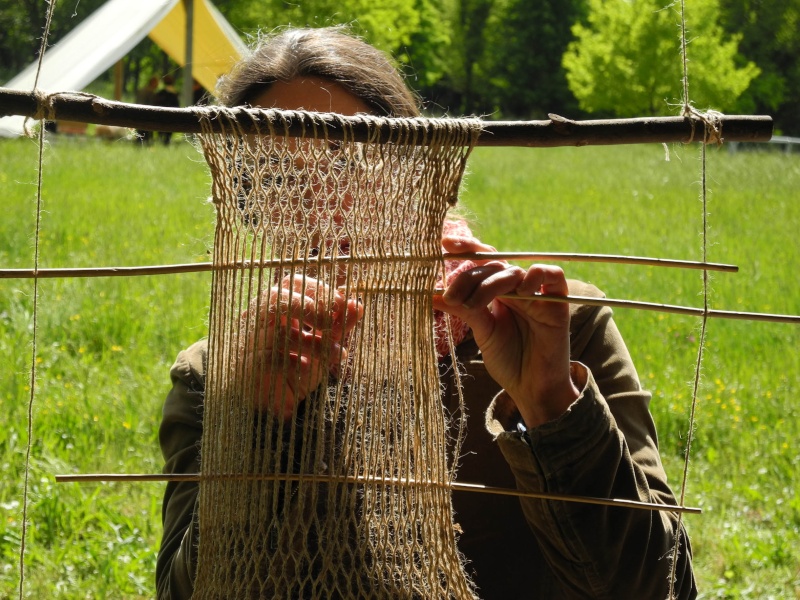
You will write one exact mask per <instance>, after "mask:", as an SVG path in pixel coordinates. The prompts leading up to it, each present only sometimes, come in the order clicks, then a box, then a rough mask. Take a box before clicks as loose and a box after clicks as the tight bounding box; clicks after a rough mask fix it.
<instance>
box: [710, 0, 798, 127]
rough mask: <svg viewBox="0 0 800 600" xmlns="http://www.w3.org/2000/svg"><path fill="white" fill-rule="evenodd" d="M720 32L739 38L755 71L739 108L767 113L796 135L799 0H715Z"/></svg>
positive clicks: (743, 50) (742, 50)
mask: <svg viewBox="0 0 800 600" xmlns="http://www.w3.org/2000/svg"><path fill="white" fill-rule="evenodd" d="M720 5H721V12H722V22H723V24H724V26H725V29H726V31H736V32H739V33H740V34H741V36H742V39H741V43H740V45H739V46H740V50H741V53H742V55H744V56H745V57H747V59H749V60H753V61H755V63H756V64H757V65H758V66H759V68H760V69H761V73H760V75H759V76H758V77H756V78H755V80H753V82H752V84H751V85H750V87H749V88H748V89H747V91H746V92H745V93H744V94H743V96H742V99H741V100H740V107H741V110H742V111H743V112H756V113H764V114H772V115H773V116H774V117H775V120H776V123H778V124H779V126H780V127H782V128H785V129H786V130H788V132H790V133H794V134H800V110H798V100H797V99H798V98H800V62H798V60H797V57H798V56H800V35H798V33H797V32H798V29H800V0H720Z"/></svg>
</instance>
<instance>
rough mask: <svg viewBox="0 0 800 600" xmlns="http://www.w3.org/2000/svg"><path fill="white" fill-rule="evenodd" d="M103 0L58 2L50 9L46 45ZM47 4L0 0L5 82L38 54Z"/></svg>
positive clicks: (0, 60)
mask: <svg viewBox="0 0 800 600" xmlns="http://www.w3.org/2000/svg"><path fill="white" fill-rule="evenodd" d="M53 1H55V0H53ZM105 1H106V0H81V1H80V2H78V1H77V0H73V1H72V2H59V3H58V4H57V5H56V7H55V9H54V10H53V20H52V22H51V24H50V35H49V36H48V38H47V42H48V46H52V45H53V44H55V43H56V42H58V40H60V39H61V38H63V37H64V36H65V35H66V34H67V33H69V32H70V31H72V30H73V29H74V28H75V27H76V26H77V25H78V24H79V23H80V22H81V21H83V19H85V18H86V17H88V16H89V15H90V14H92V13H93V12H94V11H95V10H96V9H97V8H99V7H100V6H101V5H102V4H103V3H104V2H105ZM62 5H63V6H62ZM49 8H50V2H43V1H42V0H0V82H3V83H5V81H6V80H7V79H10V78H11V77H13V76H14V75H16V74H17V73H18V72H19V71H21V70H22V69H23V68H24V67H27V66H28V65H29V64H30V63H32V62H33V61H34V60H36V57H37V56H39V47H40V45H41V38H42V34H43V33H44V26H45V20H46V17H47V11H48V10H49Z"/></svg>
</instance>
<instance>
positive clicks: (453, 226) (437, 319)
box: [433, 220, 475, 358]
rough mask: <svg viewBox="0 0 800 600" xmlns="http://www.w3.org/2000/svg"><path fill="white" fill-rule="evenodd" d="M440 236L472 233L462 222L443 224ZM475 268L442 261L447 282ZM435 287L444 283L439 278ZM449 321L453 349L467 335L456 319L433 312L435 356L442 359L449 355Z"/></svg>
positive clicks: (471, 264) (465, 262)
mask: <svg viewBox="0 0 800 600" xmlns="http://www.w3.org/2000/svg"><path fill="white" fill-rule="evenodd" d="M442 235H443V236H444V235H447V236H451V237H465V238H472V237H474V236H473V235H472V231H470V229H469V226H468V225H467V222H466V221H464V220H458V221H450V220H447V221H445V222H444V227H443V230H442ZM473 267H475V263H474V262H472V261H470V260H446V261H444V270H445V278H446V279H447V281H450V280H452V279H453V278H454V277H456V276H457V275H458V274H459V273H463V272H464V271H469V270H470V269H472V268H473ZM436 287H438V288H442V287H446V286H445V281H444V280H443V279H442V277H441V276H440V277H439V278H438V279H437V280H436ZM448 319H449V321H450V333H451V335H452V336H453V347H454V348H455V347H456V346H458V345H459V344H460V343H461V342H463V341H464V339H465V338H466V337H467V334H468V333H469V325H467V324H466V323H465V322H464V321H462V320H461V319H459V318H458V317H453V316H448V315H447V314H445V313H443V312H442V311H440V310H434V311H433V326H434V332H435V335H436V355H437V356H438V358H444V357H445V356H447V355H448V354H450V344H449V343H448V339H447V320H448Z"/></svg>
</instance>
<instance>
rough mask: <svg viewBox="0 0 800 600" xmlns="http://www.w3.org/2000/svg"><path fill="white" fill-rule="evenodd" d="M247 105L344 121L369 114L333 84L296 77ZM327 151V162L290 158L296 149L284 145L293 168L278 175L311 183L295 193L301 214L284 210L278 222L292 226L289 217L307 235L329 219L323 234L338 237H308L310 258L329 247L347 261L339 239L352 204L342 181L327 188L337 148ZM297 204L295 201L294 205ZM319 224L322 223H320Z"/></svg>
mask: <svg viewBox="0 0 800 600" xmlns="http://www.w3.org/2000/svg"><path fill="white" fill-rule="evenodd" d="M251 104H252V106H254V107H258V108H276V109H280V110H305V111H312V112H323V113H338V114H340V115H344V116H353V115H357V114H369V113H370V108H369V105H368V104H367V103H366V102H364V101H363V100H362V99H361V98H359V97H357V96H354V95H353V94H351V93H350V92H348V91H347V90H345V89H344V88H343V87H341V86H340V85H339V84H337V83H335V82H332V81H329V80H327V79H323V78H321V77H302V78H296V79H292V80H291V81H288V82H283V81H277V82H275V83H273V84H272V85H271V86H270V87H269V88H268V89H267V90H266V91H264V92H262V93H261V94H260V95H258V96H257V97H256V98H254V100H253V101H252V102H251ZM305 143H310V144H312V145H314V144H316V143H319V142H314V141H310V142H308V141H307V142H305ZM329 145H330V148H331V150H332V152H333V156H330V155H329V156H327V157H326V156H325V153H324V152H322V153H319V152H318V151H312V152H306V151H303V152H296V150H297V147H296V146H295V145H294V142H290V145H289V148H288V150H289V152H290V153H291V154H292V155H293V157H292V158H291V159H288V158H286V159H284V160H289V161H290V163H293V165H294V166H293V167H291V166H290V167H288V168H287V167H286V166H283V167H280V168H281V169H282V170H283V172H284V174H285V173H287V172H289V171H292V170H293V171H294V172H295V173H298V174H304V175H305V176H306V177H309V176H310V177H311V179H310V181H308V182H307V184H303V186H301V187H304V191H303V192H301V195H302V203H303V208H302V210H289V212H288V213H287V212H286V211H285V209H284V212H283V213H282V214H283V217H281V218H282V219H286V218H287V217H289V219H290V220H293V217H292V216H290V215H293V216H294V218H296V219H297V221H298V223H301V222H304V223H305V224H306V225H310V226H311V230H312V231H313V230H314V229H316V227H323V225H322V223H323V222H324V220H325V219H329V220H330V221H332V222H333V224H334V225H333V229H332V230H331V229H329V230H328V231H329V232H330V231H338V233H335V234H334V235H335V237H337V238H338V239H336V240H333V239H330V238H328V241H326V242H321V240H320V237H319V232H315V233H312V237H311V240H310V243H311V245H312V246H313V252H314V253H318V252H321V253H323V254H329V253H330V252H332V250H333V248H334V247H338V254H340V255H341V254H345V255H347V254H349V251H350V244H349V240H348V239H347V238H346V236H343V235H342V233H343V231H342V226H343V225H342V224H343V223H344V220H345V214H346V213H348V212H349V211H350V210H351V208H352V206H353V198H352V196H351V195H350V192H349V190H348V187H349V186H348V185H347V183H346V182H347V177H346V176H344V177H340V179H339V183H338V184H337V183H334V182H333V178H332V177H330V176H328V175H327V174H328V173H329V172H330V170H331V169H334V168H336V167H334V166H332V164H328V160H330V161H332V163H335V162H337V161H336V159H335V158H334V157H335V155H336V152H337V151H336V148H338V142H329ZM307 150H308V149H307ZM312 156H316V157H317V159H320V160H319V161H317V160H314V159H311V158H310V157H312ZM309 160H314V166H313V168H311V169H309V166H310V165H309V164H308V161H309ZM340 160H341V159H340ZM342 162H344V161H342ZM301 176H302V175H301ZM337 190H339V191H337ZM289 197H292V195H291V194H289ZM298 201H300V200H299V199H298ZM314 207H316V208H314ZM309 210H310V212H309ZM325 214H327V215H328V216H327V217H324V216H323V215H325ZM303 215H304V216H303ZM281 218H279V217H278V213H277V212H276V213H275V214H273V219H276V220H280V219H281ZM319 219H322V221H320V220H319ZM284 222H285V221H284Z"/></svg>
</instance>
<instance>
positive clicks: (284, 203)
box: [194, 110, 479, 599]
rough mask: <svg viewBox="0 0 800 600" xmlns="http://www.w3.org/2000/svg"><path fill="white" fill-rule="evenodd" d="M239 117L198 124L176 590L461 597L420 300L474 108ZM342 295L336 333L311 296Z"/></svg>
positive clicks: (336, 300)
mask: <svg viewBox="0 0 800 600" xmlns="http://www.w3.org/2000/svg"><path fill="white" fill-rule="evenodd" d="M249 114H251V115H253V121H254V123H255V122H258V123H261V124H262V125H261V126H260V127H261V128H260V130H258V131H256V133H252V132H248V133H247V134H245V133H243V132H242V131H241V128H240V126H239V125H237V124H236V121H235V120H234V119H233V115H232V113H231V114H226V113H225V112H224V111H223V112H221V113H218V114H215V115H214V116H213V120H214V121H215V122H216V124H215V126H216V128H217V130H218V129H219V128H220V124H222V129H223V130H224V132H223V133H221V134H220V133H211V117H209V118H207V119H206V128H207V132H206V133H204V134H203V135H201V145H202V148H203V151H204V153H205V156H206V159H207V162H208V164H209V166H210V169H211V173H212V177H213V184H212V195H213V201H214V203H215V205H216V211H217V225H216V232H215V241H214V258H213V260H214V264H215V271H214V275H213V283H212V298H211V308H210V318H209V321H210V322H209V356H208V365H207V381H206V391H205V401H204V414H203V438H202V443H201V482H200V493H199V499H198V509H197V510H198V521H199V547H198V564H197V576H196V588H195V596H194V597H195V598H273V597H274V598H459V599H460V598H470V597H473V595H474V590H473V587H472V585H471V583H470V582H469V581H468V578H467V576H466V575H465V571H464V569H463V565H462V561H461V556H460V555H459V552H458V549H457V546H456V536H455V532H454V525H453V514H452V505H451V501H450V490H449V489H448V484H449V483H450V482H451V481H452V480H453V477H454V473H453V463H454V461H453V460H452V457H453V448H454V443H453V440H450V439H448V434H447V431H448V423H447V418H446V415H445V413H444V410H443V407H442V403H441V397H440V394H441V391H440V382H439V378H438V369H437V358H436V348H435V340H434V323H433V308H432V296H433V290H434V289H435V283H436V279H437V276H438V275H440V274H441V272H442V250H441V243H440V240H441V234H442V227H443V222H444V219H445V214H446V212H447V209H448V207H449V206H450V205H451V204H452V203H453V202H454V201H455V198H456V195H457V192H458V187H459V185H460V181H461V177H462V175H463V172H464V167H465V162H466V158H467V156H468V154H469V150H470V149H471V147H472V145H473V144H474V142H475V140H476V138H477V135H478V133H479V126H478V122H477V121H471V120H455V119H442V120H430V119H392V120H391V121H387V120H382V119H379V118H372V117H363V118H361V117H356V118H341V119H338V118H336V119H334V121H331V120H330V117H329V119H328V120H326V121H323V120H322V118H321V117H319V116H318V115H317V116H315V115H314V114H310V113H296V112H281V111H274V110H270V111H250V113H249ZM298 121H302V122H303V123H306V124H307V127H305V128H304V133H303V134H302V135H300V136H296V135H294V136H290V135H289V133H290V126H291V125H292V124H293V122H294V124H296V123H297V122H298ZM387 123H391V127H390V128H389V129H388V131H389V133H388V134H387V133H386V131H387V129H386V128H385V127H384V128H383V129H381V125H386V124H387ZM354 124H360V126H361V127H364V126H366V127H367V129H368V131H369V135H368V136H367V139H369V140H371V141H368V142H363V141H361V142H356V141H354V139H353V136H354V133H353V127H354ZM334 129H335V130H336V131H337V132H338V134H337V135H336V139H333V136H332V135H331V131H332V130H334ZM293 133H294V132H293ZM342 298H345V299H355V300H357V302H358V303H360V306H361V308H362V309H363V316H361V318H360V319H358V320H357V322H355V325H354V326H352V329H349V332H348V333H347V334H346V335H345V336H344V337H342V338H341V341H340V343H336V342H335V340H336V336H335V335H334V331H335V328H336V327H339V328H340V330H339V331H340V332H341V327H342V326H341V324H337V323H336V322H335V321H334V317H333V316H332V314H333V312H335V311H331V310H318V307H319V306H325V307H336V306H341V305H342ZM292 331H294V333H292ZM299 331H302V333H298V332H299ZM298 336H300V339H299V340H298ZM303 344H307V345H305V346H303ZM301 348H305V350H306V352H305V353H303V352H299V351H298V349H301ZM301 355H302V356H301Z"/></svg>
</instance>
